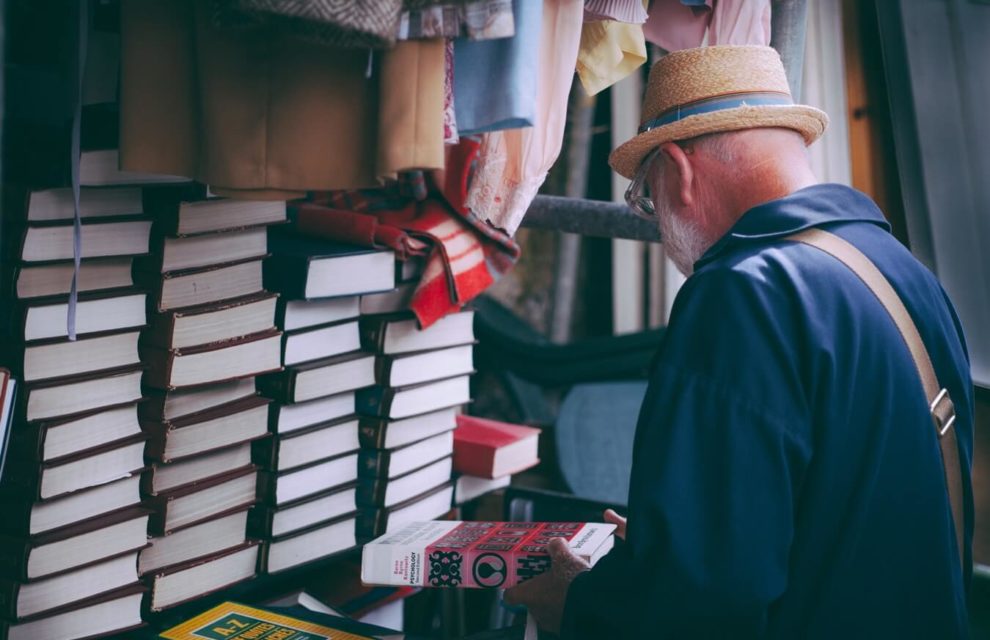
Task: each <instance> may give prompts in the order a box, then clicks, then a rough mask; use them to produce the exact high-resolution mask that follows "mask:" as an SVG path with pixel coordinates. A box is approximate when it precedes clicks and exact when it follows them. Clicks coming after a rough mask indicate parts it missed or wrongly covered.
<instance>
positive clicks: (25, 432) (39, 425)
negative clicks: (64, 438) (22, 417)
mask: <svg viewBox="0 0 990 640" xmlns="http://www.w3.org/2000/svg"><path fill="white" fill-rule="evenodd" d="M47 431H48V425H47V424H46V423H44V422H29V423H27V424H22V425H19V426H18V428H16V429H10V430H9V431H8V433H9V434H10V435H9V436H8V438H9V440H8V441H7V451H10V452H16V454H17V456H19V457H28V458H30V459H31V460H33V461H34V462H36V463H38V464H40V463H41V461H43V460H44V451H45V434H46V433H47ZM11 457H13V456H12V455H10V454H7V458H8V460H9V459H10V458H11Z"/></svg>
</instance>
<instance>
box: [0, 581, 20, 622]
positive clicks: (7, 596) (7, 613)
mask: <svg viewBox="0 0 990 640" xmlns="http://www.w3.org/2000/svg"><path fill="white" fill-rule="evenodd" d="M20 587H21V584H20V583H19V582H17V581H16V580H7V579H5V578H0V617H3V618H6V619H8V620H16V619H17V593H18V591H20Z"/></svg>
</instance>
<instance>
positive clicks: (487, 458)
mask: <svg viewBox="0 0 990 640" xmlns="http://www.w3.org/2000/svg"><path fill="white" fill-rule="evenodd" d="M539 438H540V430H539V429H535V428H533V427H524V426H522V425H518V424H509V423H507V422H498V421H496V420H486V419H485V418H478V417H475V416H465V415H460V416H457V429H455V430H454V471H457V472H458V473H466V474H468V475H472V476H479V477H482V478H500V477H502V476H506V475H510V474H513V473H518V472H520V471H523V470H525V469H529V468H530V467H534V466H536V465H537V464H539V462H540V458H539V451H538V449H539Z"/></svg>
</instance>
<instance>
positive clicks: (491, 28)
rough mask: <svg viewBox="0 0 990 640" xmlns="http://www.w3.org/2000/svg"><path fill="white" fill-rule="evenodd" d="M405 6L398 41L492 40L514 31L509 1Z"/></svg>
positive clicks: (411, 2)
mask: <svg viewBox="0 0 990 640" xmlns="http://www.w3.org/2000/svg"><path fill="white" fill-rule="evenodd" d="M405 5H406V9H405V10H404V11H403V12H402V13H401V15H400V16H399V27H398V33H397V36H398V38H399V40H418V39H422V38H466V39H468V40H495V39H498V38H511V37H512V36H513V35H514V34H515V32H516V27H515V17H514V12H513V9H512V0H461V1H460V2H457V1H456V0H447V1H446V2H444V1H437V0H427V1H426V2H417V1H415V0H406V3H405Z"/></svg>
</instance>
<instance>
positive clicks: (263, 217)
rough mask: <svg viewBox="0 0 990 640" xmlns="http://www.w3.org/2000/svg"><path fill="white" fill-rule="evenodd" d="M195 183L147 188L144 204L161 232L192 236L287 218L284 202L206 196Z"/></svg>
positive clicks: (234, 229)
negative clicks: (191, 184) (194, 186)
mask: <svg viewBox="0 0 990 640" xmlns="http://www.w3.org/2000/svg"><path fill="white" fill-rule="evenodd" d="M205 191H206V190H205V189H203V188H202V187H201V186H199V185H196V188H190V187H189V186H182V187H158V188H154V189H145V197H144V204H145V207H146V209H147V210H148V213H150V214H153V215H154V216H155V224H156V225H157V226H158V228H159V230H160V232H161V233H164V234H167V235H172V236H192V235H198V234H203V233H217V232H220V231H236V230H240V229H247V228H251V227H258V226H262V225H269V224H279V223H283V222H285V220H286V216H285V202H283V201H280V200H278V201H266V200H227V199H225V198H206V193H205Z"/></svg>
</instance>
